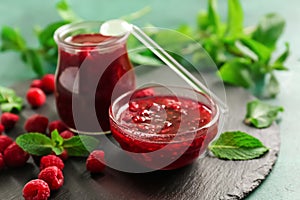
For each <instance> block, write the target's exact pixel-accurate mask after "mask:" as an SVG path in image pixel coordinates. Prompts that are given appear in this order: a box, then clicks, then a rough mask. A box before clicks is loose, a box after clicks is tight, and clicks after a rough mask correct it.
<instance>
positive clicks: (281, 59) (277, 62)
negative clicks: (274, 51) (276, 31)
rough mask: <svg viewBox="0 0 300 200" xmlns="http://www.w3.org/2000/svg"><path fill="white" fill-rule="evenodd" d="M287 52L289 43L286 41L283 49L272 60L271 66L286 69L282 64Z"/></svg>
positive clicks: (288, 51) (287, 54) (288, 52)
mask: <svg viewBox="0 0 300 200" xmlns="http://www.w3.org/2000/svg"><path fill="white" fill-rule="evenodd" d="M289 54H290V45H289V44H288V43H285V51H284V52H283V53H282V54H281V55H279V56H278V58H277V59H276V61H275V62H274V66H273V68H274V69H276V70H287V68H286V67H284V66H283V62H284V61H285V60H286V59H287V58H288V56H289ZM279 66H280V67H279Z"/></svg>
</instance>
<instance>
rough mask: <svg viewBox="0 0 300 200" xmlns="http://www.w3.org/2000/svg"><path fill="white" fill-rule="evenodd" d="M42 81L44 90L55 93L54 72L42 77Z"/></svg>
mask: <svg viewBox="0 0 300 200" xmlns="http://www.w3.org/2000/svg"><path fill="white" fill-rule="evenodd" d="M41 81H42V90H43V91H44V92H45V93H47V94H50V93H53V92H54V90H55V77H54V75H53V74H46V75H45V76H43V78H42V79H41Z"/></svg>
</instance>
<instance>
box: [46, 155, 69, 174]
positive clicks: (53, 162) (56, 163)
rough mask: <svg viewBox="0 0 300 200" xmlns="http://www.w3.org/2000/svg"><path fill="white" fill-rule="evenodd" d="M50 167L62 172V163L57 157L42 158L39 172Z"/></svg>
mask: <svg viewBox="0 0 300 200" xmlns="http://www.w3.org/2000/svg"><path fill="white" fill-rule="evenodd" d="M51 166H56V167H57V168H58V169H60V170H63V169H64V167H65V165H64V162H63V161H62V160H61V159H60V158H59V157H57V156H55V155H48V156H43V157H42V159H41V161H40V170H43V169H45V168H46V167H51Z"/></svg>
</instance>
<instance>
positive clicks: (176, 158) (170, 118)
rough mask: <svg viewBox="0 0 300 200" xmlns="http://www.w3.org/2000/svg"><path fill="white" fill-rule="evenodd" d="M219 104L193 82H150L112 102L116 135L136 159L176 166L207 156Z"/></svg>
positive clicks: (149, 164) (168, 167) (164, 166)
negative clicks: (188, 84) (185, 85)
mask: <svg viewBox="0 0 300 200" xmlns="http://www.w3.org/2000/svg"><path fill="white" fill-rule="evenodd" d="M219 116H220V112H219V107H218V105H217V104H216V103H215V102H214V101H213V100H212V99H211V98H210V97H209V96H208V95H206V94H204V93H202V92H199V91H195V90H193V89H190V88H183V87H177V86H176V87H169V86H150V87H145V88H141V89H137V90H134V91H130V92H127V93H125V94H123V95H121V96H120V97H118V98H117V99H116V100H115V101H114V102H113V103H112V104H111V106H110V109H109V117H110V128H111V132H112V134H113V137H114V138H115V139H116V141H117V142H118V143H119V144H120V147H121V148H122V149H123V150H125V151H126V152H127V153H128V154H129V155H130V156H131V157H132V158H133V159H134V160H135V161H137V162H138V163H140V164H142V165H143V166H145V167H148V168H151V169H155V170H173V169H177V168H180V167H183V166H186V165H188V164H190V163H192V162H193V161H195V160H196V159H197V158H198V157H199V156H204V155H205V152H206V149H207V146H208V144H209V143H210V142H211V141H212V140H213V139H214V138H215V136H216V135H217V133H218V122H219Z"/></svg>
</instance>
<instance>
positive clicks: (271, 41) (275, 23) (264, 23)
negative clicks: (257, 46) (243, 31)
mask: <svg viewBox="0 0 300 200" xmlns="http://www.w3.org/2000/svg"><path fill="white" fill-rule="evenodd" d="M284 26H285V22H284V19H283V18H282V17H281V16H280V15H278V14H276V13H270V14H267V15H265V16H264V17H263V18H262V19H261V20H260V22H259V24H258V26H257V29H256V30H255V32H254V33H253V35H252V38H253V39H254V40H256V41H258V42H260V43H262V44H264V45H266V46H268V47H270V48H274V47H275V44H276V42H277V40H278V38H279V37H280V35H281V34H282V32H283V29H284Z"/></svg>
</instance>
